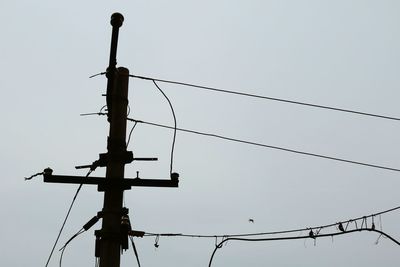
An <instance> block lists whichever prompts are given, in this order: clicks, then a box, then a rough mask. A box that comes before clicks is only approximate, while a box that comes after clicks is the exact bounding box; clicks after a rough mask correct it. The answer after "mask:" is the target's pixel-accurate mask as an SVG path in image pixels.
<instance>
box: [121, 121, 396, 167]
mask: <svg viewBox="0 0 400 267" xmlns="http://www.w3.org/2000/svg"><path fill="white" fill-rule="evenodd" d="M127 119H128V120H129V121H134V122H138V123H143V124H148V125H152V126H157V127H161V128H167V129H173V130H174V131H181V132H187V133H192V134H197V135H203V136H209V137H214V138H219V139H223V140H227V141H232V142H237V143H243V144H247V145H253V146H259V147H264V148H269V149H275V150H281V151H285V152H290V153H295V154H300V155H304V156H311V157H317V158H322V159H328V160H333V161H339V162H345V163H350V164H355V165H361V166H365V167H371V168H376V169H382V170H388V171H395V172H400V169H398V168H393V167H387V166H382V165H377V164H370V163H365V162H361V161H355V160H349V159H344V158H338V157H333V156H327V155H322V154H316V153H311V152H305V151H300V150H295V149H290V148H285V147H280V146H273V145H267V144H262V143H257V142H253V141H246V140H241V139H237V138H232V137H226V136H222V135H218V134H212V133H205V132H200V131H194V130H189V129H183V128H177V127H171V126H167V125H163V124H159V123H154V122H148V121H143V120H135V119H131V118H127Z"/></svg>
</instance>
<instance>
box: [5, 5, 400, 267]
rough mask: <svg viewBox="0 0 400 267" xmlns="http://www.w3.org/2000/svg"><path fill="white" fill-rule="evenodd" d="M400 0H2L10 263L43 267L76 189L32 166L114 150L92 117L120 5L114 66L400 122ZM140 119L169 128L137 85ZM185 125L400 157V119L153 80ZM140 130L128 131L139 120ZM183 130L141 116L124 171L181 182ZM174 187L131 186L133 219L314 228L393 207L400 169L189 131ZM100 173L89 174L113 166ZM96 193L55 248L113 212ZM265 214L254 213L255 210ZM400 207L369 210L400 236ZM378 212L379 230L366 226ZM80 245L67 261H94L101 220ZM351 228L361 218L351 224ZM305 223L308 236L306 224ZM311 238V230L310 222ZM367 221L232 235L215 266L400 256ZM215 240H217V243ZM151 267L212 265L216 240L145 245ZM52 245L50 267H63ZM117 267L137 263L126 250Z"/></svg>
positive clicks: (144, 259)
mask: <svg viewBox="0 0 400 267" xmlns="http://www.w3.org/2000/svg"><path fill="white" fill-rule="evenodd" d="M399 9H400V3H399V2H398V1H394V0H393V1H389V0H382V1H368V0H364V1H361V0H360V1H357V0H350V1H348V0H346V1H344V0H338V1H325V0H318V1H317V0H314V1H312V0H309V1H303V0H301V1H294V0H292V1H256V0H251V1H236V0H234V1H227V0H225V1H222V0H217V1H209V0H206V1H178V0H171V1H153V0H150V1H138V0H132V1H124V2H122V1H118V2H117V1H103V0H101V1H75V0H72V1H50V0H43V1H26V0H19V1H7V0H4V1H1V3H0V10H1V13H2V15H1V16H0V25H1V26H0V28H1V34H2V39H1V40H2V41H1V42H0V51H1V52H0V53H1V63H0V71H1V73H2V75H1V78H0V86H1V88H2V92H3V93H2V97H1V100H0V101H1V105H0V110H1V114H3V120H2V121H3V126H2V130H1V137H2V138H1V141H0V142H1V148H2V152H1V153H0V159H1V162H2V164H1V166H2V167H1V171H2V180H3V185H2V187H1V189H0V190H1V194H0V196H1V197H0V199H1V201H0V210H1V211H2V216H1V218H2V219H1V220H0V234H1V240H2V242H0V251H1V257H0V263H1V265H2V266H44V265H45V263H46V260H47V257H48V255H49V253H50V250H51V247H52V245H53V243H54V240H55V238H56V236H57V233H58V231H59V228H60V226H61V223H62V220H63V218H64V216H65V213H66V211H67V209H68V206H69V203H70V201H71V199H72V197H73V195H74V193H75V190H76V188H77V186H76V185H63V184H45V183H43V180H42V178H41V177H36V178H34V179H32V180H30V181H24V177H27V176H30V175H31V174H34V173H37V172H41V171H42V170H43V169H44V168H46V167H51V168H52V169H53V170H54V173H55V174H69V175H85V171H82V170H75V168H74V166H76V165H83V164H90V163H91V162H93V161H94V160H96V159H97V158H98V154H99V153H104V152H106V140H107V135H108V130H109V128H108V127H109V125H108V122H107V120H106V118H105V117H102V116H84V117H82V116H79V114H81V113H89V112H98V111H99V110H100V108H101V107H102V106H103V105H104V104H105V98H104V97H103V96H102V94H104V93H105V88H106V82H107V81H106V78H105V77H104V76H98V77H95V78H92V79H89V76H90V75H93V74H96V73H99V72H102V71H104V70H105V69H106V67H107V65H108V57H109V48H110V38H111V25H110V22H109V21H110V17H111V14H112V13H114V12H120V13H122V14H123V15H124V17H125V21H124V24H123V26H122V27H121V29H120V39H119V47H118V56H117V61H118V66H123V67H126V68H128V69H129V70H130V73H131V74H135V75H142V76H149V77H155V78H160V79H168V80H175V81H182V82H189V83H194V84H200V85H204V86H213V87H218V88H223V89H227V90H233V91H240V92H244V93H249V94H257V95H263V96H269V97H276V98H283V99H289V100H293V101H300V102H307V103H313V104H318V105H326V106H332V107H338V108H343V109H351V110H357V111H362V112H369V113H375V114H381V115H387V116H392V117H400V109H399V108H398V103H397V100H398V98H399V96H400V93H399V90H398V89H399V87H400V75H399V70H400V50H399V47H400V28H399V27H398V25H399V23H400V17H399V16H398V14H399ZM129 83H130V84H129V101H130V102H129V103H130V109H131V111H130V115H129V116H130V117H132V118H135V119H139V120H146V121H151V122H156V123H162V124H166V125H173V117H172V114H171V111H170V109H169V106H168V103H167V102H166V100H165V99H164V98H163V96H162V95H161V94H160V92H159V91H158V90H157V88H155V86H154V85H153V84H152V83H151V82H150V81H144V80H138V79H131V80H130V81H129ZM159 86H160V87H161V88H162V89H163V90H164V92H165V94H166V95H167V96H168V97H169V98H170V100H171V102H172V105H173V107H174V110H175V113H176V117H177V124H178V127H181V128H186V129H191V130H198V131H202V132H207V133H214V134H219V135H223V136H228V137H232V138H238V139H243V140H248V141H253V142H258V143H263V144H267V145H273V146H279V147H285V148H288V149H294V150H300V151H305V152H310V153H317V154H322V155H326V156H331V157H339V158H344V159H348V160H354V161H360V162H365V163H370V164H377V165H383V166H388V167H393V168H400V162H399V160H398V159H399V158H400V151H399V150H398V149H397V148H398V147H399V146H400V141H399V140H398V138H397V137H398V136H399V135H400V124H399V122H398V121H395V120H385V119H379V118H373V117H366V116H360V115H356V114H348V113H343V112H335V111H330V110H321V109H317V108H311V107H305V106H299V105H293V104H288V103H280V102H274V101H267V100H263V99H256V98H249V97H243V96H236V95H229V94H223V93H216V92H210V91H204V90H199V89H195V88H190V87H184V86H178V85H171V84H165V83H159ZM131 126H132V123H129V124H128V128H129V129H130V127H131ZM172 136H173V132H172V131H171V130H168V129H162V128H157V127H154V126H150V125H143V124H138V125H137V126H136V128H135V130H134V132H133V135H132V141H131V143H130V144H129V150H132V151H133V152H134V154H135V155H136V156H138V157H158V158H159V160H158V161H157V162H134V164H130V165H127V166H126V171H125V173H126V177H131V178H132V177H136V172H137V171H139V173H140V177H142V178H143V179H145V178H159V179H164V178H168V177H169V164H170V152H171V143H172ZM173 170H174V171H175V172H178V173H179V174H180V184H179V188H133V189H132V190H130V191H128V192H126V193H125V203H126V207H128V208H129V210H130V218H131V223H132V225H133V227H134V228H135V229H137V230H142V231H145V232H152V233H185V234H201V235H226V234H238V233H257V232H269V231H280V230H287V229H298V228H307V227H313V226H320V225H325V224H331V223H336V222H339V221H346V220H349V219H351V218H356V217H360V216H364V215H369V214H374V213H377V212H379V211H383V210H387V209H390V208H393V207H397V206H398V205H399V204H400V198H399V195H398V188H399V186H400V178H399V172H396V171H388V170H382V169H376V168H371V167H365V166H359V165H354V164H349V163H344V162H337V161H332V160H327V159H321V158H315V157H308V156H304V155H299V154H293V153H289V152H285V151H278V150H273V149H267V148H262V147H257V146H251V145H246V144H241V143H235V142H229V141H224V140H220V139H215V138H211V137H205V136H198V135H193V134H188V133H183V132H178V133H177V137H176V146H175V151H174V159H173ZM104 174H105V170H104V169H99V170H96V172H95V173H94V174H93V175H95V176H104ZM102 205H103V193H100V192H97V189H96V187H95V186H84V188H83V189H82V191H81V192H80V194H79V196H78V198H77V201H76V203H75V206H74V208H73V210H72V212H71V215H70V218H69V220H68V222H67V225H66V227H65V229H64V231H63V234H62V236H61V239H60V243H59V244H58V246H57V248H60V247H61V246H62V245H63V244H64V243H65V242H66V241H67V240H68V239H69V238H70V237H71V236H72V235H73V234H74V233H75V232H77V231H78V230H79V229H80V228H81V227H82V225H83V224H85V223H86V222H87V221H88V220H89V219H90V218H91V217H93V216H94V215H95V214H96V213H97V212H98V211H100V210H101V208H102ZM250 218H251V219H253V220H254V223H250V222H249V219H250ZM399 221H400V213H399V212H398V211H397V212H396V211H395V212H392V213H388V214H384V215H382V216H381V217H379V216H378V217H375V223H376V225H377V228H379V229H382V230H383V231H385V232H386V233H388V234H390V235H391V236H393V237H394V238H397V239H400V230H399V228H398V223H399ZM368 223H371V222H370V221H369V222H368ZM100 227H101V224H100V223H98V224H97V225H95V226H94V227H93V228H92V229H90V230H89V231H87V232H85V233H84V234H82V235H80V236H79V237H78V238H76V239H75V240H74V241H73V242H72V243H70V245H69V246H68V248H67V250H66V251H65V254H64V258H63V266H94V264H95V261H94V240H95V237H94V230H95V229H100ZM350 227H353V228H354V225H352V226H350ZM299 234H300V233H296V235H299ZM301 234H302V235H307V234H308V232H303V233H301ZM378 236H379V235H378V234H376V233H369V232H361V233H355V234H349V235H344V236H337V237H334V238H333V239H331V238H326V239H322V238H321V239H317V240H316V242H315V244H314V242H313V240H311V239H306V240H292V241H274V242H250V243H247V242H246V243H245V242H234V241H230V242H228V244H227V245H226V246H224V247H223V248H221V249H219V250H218V252H217V253H216V255H215V258H214V261H213V266H233V267H236V266H278V267H279V266H300V267H301V266H328V267H329V266H363V267H372V266H386V267H391V266H398V263H399V262H400V253H399V249H400V247H398V246H397V245H395V244H394V243H392V242H390V240H388V239H385V238H380V239H379V242H378V244H376V241H377V239H378ZM220 240H221V239H219V241H220ZM135 242H136V246H137V249H138V253H139V256H140V260H141V263H142V266H194V267H197V266H207V265H208V262H209V259H210V256H211V253H212V251H213V249H214V248H215V239H213V238H211V239H202V238H183V237H160V239H159V242H158V244H159V247H158V248H155V247H154V242H155V239H154V237H145V238H142V239H136V240H135ZM59 256H60V253H59V252H58V251H56V253H55V254H54V255H53V258H52V260H51V262H50V264H49V266H58V259H59ZM121 266H136V262H135V258H134V254H133V252H132V250H131V249H130V250H128V251H126V252H125V253H124V254H123V255H122V257H121Z"/></svg>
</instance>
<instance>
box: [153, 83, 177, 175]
mask: <svg viewBox="0 0 400 267" xmlns="http://www.w3.org/2000/svg"><path fill="white" fill-rule="evenodd" d="M153 83H154V85H155V86H156V87H157V89H158V90H159V91H160V92H161V94H162V95H163V96H164V97H165V99H167V101H168V104H169V107H170V108H171V112H172V116H173V117H174V127H173V130H174V136H173V139H172V148H171V162H170V174H172V170H173V168H172V167H173V166H172V165H173V162H174V150H175V141H176V130H177V124H176V116H175V111H174V107H173V106H172V104H171V101H170V100H169V98H168V96H167V95H166V94H165V93H164V92H163V90H161V88H160V87H159V86H158V84H157V83H156V81H153Z"/></svg>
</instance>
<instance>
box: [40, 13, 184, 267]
mask: <svg viewBox="0 0 400 267" xmlns="http://www.w3.org/2000/svg"><path fill="white" fill-rule="evenodd" d="M123 21H124V17H123V16H122V15H121V14H119V13H114V14H113V15H112V16H111V25H112V27H113V28H112V36H111V48H110V61H109V66H108V68H107V71H106V76H107V94H106V101H107V110H108V111H107V117H108V122H109V123H110V132H109V136H108V139H107V153H103V154H100V156H99V159H98V160H96V161H94V162H93V163H92V164H91V165H84V166H79V167H76V168H79V169H81V168H90V170H91V171H93V170H95V169H96V168H97V167H107V170H106V178H101V177H87V176H86V177H80V176H66V175H53V170H51V169H49V168H48V169H46V170H45V171H44V172H43V177H44V179H43V180H44V182H47V183H70V184H80V185H83V184H88V185H89V184H92V185H98V191H104V204H103V210H102V211H101V212H99V214H98V216H96V217H95V218H94V219H96V220H94V219H92V220H93V221H92V220H91V222H93V223H92V224H90V222H88V224H87V225H89V224H90V226H88V227H87V228H90V227H91V226H92V225H93V224H94V223H95V222H96V221H97V220H98V219H100V218H102V219H103V221H102V228H101V230H97V231H95V235H96V251H95V256H96V257H98V258H100V267H119V266H120V256H121V250H122V249H128V242H127V241H128V235H133V236H143V234H144V232H141V231H134V230H133V231H131V228H130V227H131V226H130V223H129V217H128V209H127V208H124V207H123V193H124V190H129V189H131V187H132V186H148V187H178V183H179V180H178V178H179V175H178V174H177V173H171V174H170V177H169V179H141V178H139V175H137V177H136V178H124V169H125V164H128V163H131V162H132V161H134V160H157V158H134V157H133V153H132V152H131V151H127V147H126V140H125V139H126V122H127V107H128V81H129V70H128V69H126V68H123V67H119V68H117V67H116V65H117V60H116V56H117V45H118V35H119V28H120V27H121V26H122V23H123ZM84 228H85V227H84ZM85 230H87V229H86V228H85Z"/></svg>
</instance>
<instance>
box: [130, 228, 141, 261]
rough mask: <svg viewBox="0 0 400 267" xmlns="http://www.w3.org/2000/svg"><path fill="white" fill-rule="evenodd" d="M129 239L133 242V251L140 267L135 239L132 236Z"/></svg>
mask: <svg viewBox="0 0 400 267" xmlns="http://www.w3.org/2000/svg"><path fill="white" fill-rule="evenodd" d="M129 239H130V240H131V244H132V250H133V252H134V253H135V258H136V262H137V264H138V267H140V260H139V254H138V252H137V250H136V246H135V242H134V241H133V237H132V236H130V237H129Z"/></svg>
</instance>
